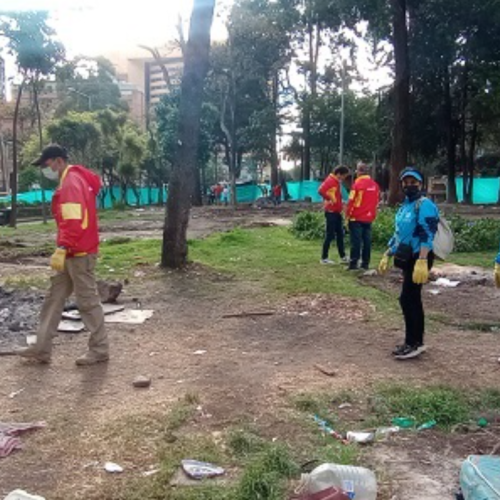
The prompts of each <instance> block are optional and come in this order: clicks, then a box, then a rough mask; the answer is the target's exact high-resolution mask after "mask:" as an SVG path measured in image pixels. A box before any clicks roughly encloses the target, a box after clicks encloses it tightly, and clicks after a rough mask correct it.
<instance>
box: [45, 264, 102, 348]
mask: <svg viewBox="0 0 500 500" xmlns="http://www.w3.org/2000/svg"><path fill="white" fill-rule="evenodd" d="M96 261H97V256H96V255H85V256H82V257H72V258H70V259H66V266H65V269H64V271H63V272H61V273H57V274H56V275H54V276H52V277H51V278H50V280H51V285H50V290H49V292H48V294H47V296H46V297H45V301H44V303H43V306H42V311H41V314H40V326H39V328H38V332H37V341H36V350H37V351H38V352H39V353H40V354H41V355H46V356H49V357H50V354H51V352H52V337H53V336H54V335H55V334H56V332H57V327H58V325H59V322H60V321H61V316H62V313H63V311H64V305H65V302H66V299H67V298H68V297H69V296H70V295H71V293H72V292H75V296H76V305H77V306H78V310H79V311H80V314H81V316H82V321H83V324H84V325H85V326H86V328H87V330H89V331H90V339H89V351H92V352H94V353H95V354H97V355H98V356H101V355H108V350H109V344H108V337H107V335H106V331H105V329H104V312H103V310H102V305H101V301H100V299H99V295H98V293H97V285H96V280H95V275H94V269H95V265H96Z"/></svg>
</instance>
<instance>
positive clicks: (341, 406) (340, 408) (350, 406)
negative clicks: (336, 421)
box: [339, 403, 352, 410]
mask: <svg viewBox="0 0 500 500" xmlns="http://www.w3.org/2000/svg"><path fill="white" fill-rule="evenodd" d="M346 408H352V404H351V403H343V404H341V405H340V406H339V410H345V409H346Z"/></svg>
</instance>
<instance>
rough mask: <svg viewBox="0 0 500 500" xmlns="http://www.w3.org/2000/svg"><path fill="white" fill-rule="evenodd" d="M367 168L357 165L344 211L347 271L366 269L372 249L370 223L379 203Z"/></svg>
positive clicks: (374, 185)
mask: <svg viewBox="0 0 500 500" xmlns="http://www.w3.org/2000/svg"><path fill="white" fill-rule="evenodd" d="M368 172H369V170H368V166H367V165H366V164H365V163H362V162H360V163H358V166H357V169H356V173H357V178H356V181H355V182H354V184H353V185H352V187H351V192H350V194H349V202H348V204H347V209H346V222H347V223H348V225H349V235H350V240H351V258H350V261H349V269H350V270H355V269H358V268H359V260H360V258H361V268H362V269H368V268H369V266H370V257H371V248H372V223H373V221H374V220H375V217H376V216H377V207H378V204H379V202H380V188H379V186H378V184H377V183H376V182H375V181H374V180H373V179H372V178H371V177H370V176H369V175H368Z"/></svg>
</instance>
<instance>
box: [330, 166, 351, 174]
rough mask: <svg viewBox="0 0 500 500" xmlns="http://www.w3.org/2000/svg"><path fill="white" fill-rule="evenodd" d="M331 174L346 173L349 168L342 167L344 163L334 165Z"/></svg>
mask: <svg viewBox="0 0 500 500" xmlns="http://www.w3.org/2000/svg"><path fill="white" fill-rule="evenodd" d="M333 174H334V175H348V174H349V169H348V168H347V167H344V165H340V166H338V167H335V170H334V171H333Z"/></svg>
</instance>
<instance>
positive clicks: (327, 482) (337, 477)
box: [300, 464, 377, 500]
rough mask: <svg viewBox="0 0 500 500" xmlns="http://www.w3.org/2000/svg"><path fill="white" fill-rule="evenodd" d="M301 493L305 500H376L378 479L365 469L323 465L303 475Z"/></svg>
mask: <svg viewBox="0 0 500 500" xmlns="http://www.w3.org/2000/svg"><path fill="white" fill-rule="evenodd" d="M339 490H340V491H339ZM301 493H303V494H304V495H303V496H302V497H300V498H303V499H304V500H320V499H322V500H323V499H324V500H327V499H330V498H332V499H335V500H347V499H353V498H359V499H360V500H361V499H362V500H376V498H377V479H376V477H375V474H374V473H373V472H372V471H371V470H369V469H365V468H364V467H354V466H352V465H338V464H321V465H320V466H319V467H316V468H315V469H314V470H313V471H312V472H311V473H310V474H303V475H302V485H301ZM330 494H331V495H332V496H330Z"/></svg>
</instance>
